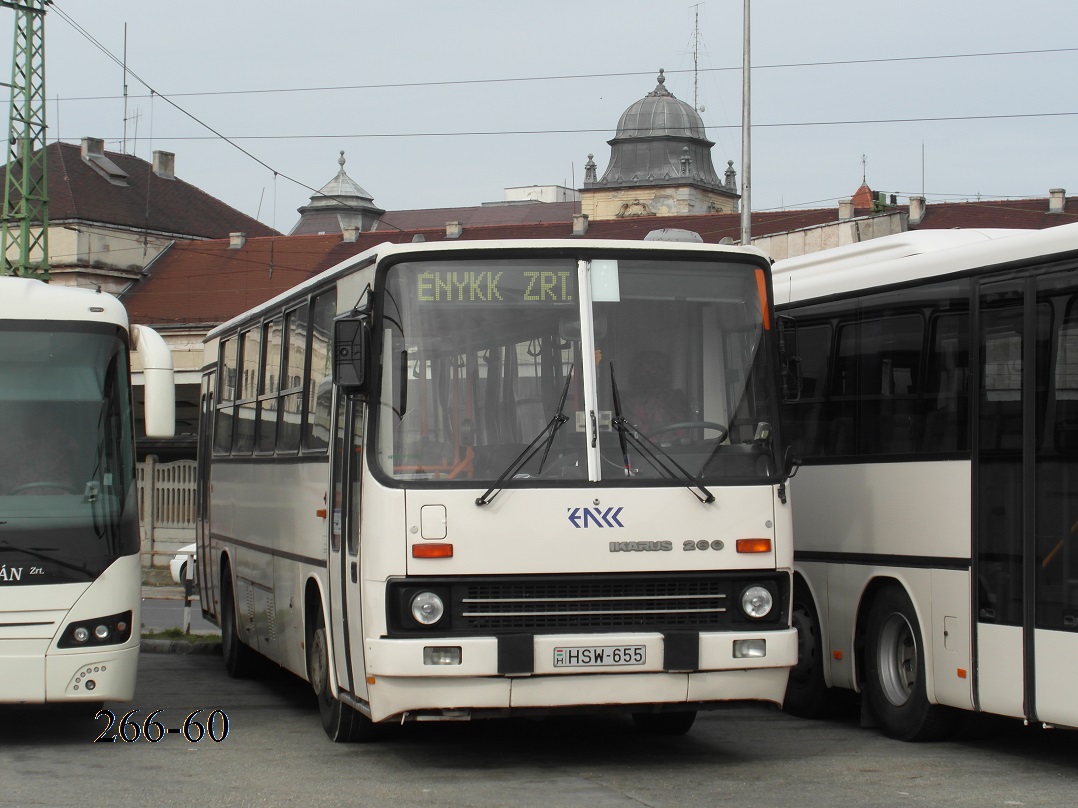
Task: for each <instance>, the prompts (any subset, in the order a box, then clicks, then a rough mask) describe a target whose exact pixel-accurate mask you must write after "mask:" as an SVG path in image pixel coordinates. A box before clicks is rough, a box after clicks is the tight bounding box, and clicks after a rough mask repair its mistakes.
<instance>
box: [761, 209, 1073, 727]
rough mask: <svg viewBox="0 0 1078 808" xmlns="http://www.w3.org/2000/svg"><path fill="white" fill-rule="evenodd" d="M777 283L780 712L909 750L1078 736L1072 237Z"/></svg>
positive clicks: (812, 270)
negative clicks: (783, 491)
mask: <svg viewBox="0 0 1078 808" xmlns="http://www.w3.org/2000/svg"><path fill="white" fill-rule="evenodd" d="M774 283H775V290H776V298H777V301H778V309H779V311H780V312H781V314H780V317H782V318H783V319H784V322H785V321H786V320H787V318H790V320H792V324H793V326H794V328H795V330H796V349H791V353H796V354H797V355H798V356H799V357H800V396H799V398H797V400H796V401H792V402H791V403H788V404H787V405H786V408H785V411H784V420H783V426H784V429H785V433H784V434H785V437H786V439H787V440H788V441H789V442H790V445H791V446H792V448H793V450H794V453H795V455H797V456H798V457H800V458H802V460H803V465H802V466H801V468H800V469H799V470H798V472H797V476H796V479H795V481H794V483H793V484H792V487H794V488H795V489H796V496H797V503H798V508H797V511H796V514H795V517H794V535H795V544H796V547H795V556H794V557H795V580H794V625H795V627H796V628H798V630H799V637H800V644H801V655H800V661H799V664H798V666H797V667H796V668H795V669H794V670H793V671H792V672H791V676H790V687H789V690H788V692H787V700H786V708H787V709H788V710H790V711H792V712H795V713H801V714H805V715H818V714H820V713H822V712H825V711H826V710H827V708H828V707H829V706H830V702H831V701H832V699H833V697H834V696H835V695H836V693H835V691H830V690H828V688H848V689H852V690H854V691H858V692H860V693H861V701H862V715H863V717H864V718H865V720H866V723H874V724H875V725H877V726H879V727H880V728H881V729H882V730H883V731H884V732H885V733H887V734H888V735H890V736H893V737H897V738H901V739H905V740H927V739H931V738H936V737H941V736H942V735H944V734H946V733H947V732H948V731H949V730H950V729H951V728H952V727H953V726H954V724H955V722H956V720H957V719H958V718H959V717H960V716H961V715H962V713H961V711H981V712H985V713H992V714H997V715H1002V716H1013V717H1016V718H1021V719H1025V720H1026V721H1028V722H1036V723H1039V724H1044V725H1054V726H1068V727H1076V726H1078V699H1075V697H1074V687H1073V671H1074V669H1075V666H1076V665H1078V224H1071V225H1062V226H1058V227H1053V228H1049V229H1047V230H1042V231H1005V230H1004V231H991V230H985V231H978V230H954V231H938V232H914V233H904V234H900V235H896V236H891V237H887V238H880V239H874V240H872V241H868V242H865V243H863V244H857V245H852V246H849V247H841V248H837V249H833V250H829V251H825V252H820V253H815V254H811V255H807V256H804V257H802V258H795V259H790V260H787V261H780V262H778V264H776V266H775V279H774Z"/></svg>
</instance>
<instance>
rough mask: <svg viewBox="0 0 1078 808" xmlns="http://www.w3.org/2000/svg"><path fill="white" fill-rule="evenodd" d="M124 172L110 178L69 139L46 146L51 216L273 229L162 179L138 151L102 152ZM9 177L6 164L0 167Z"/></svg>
mask: <svg viewBox="0 0 1078 808" xmlns="http://www.w3.org/2000/svg"><path fill="white" fill-rule="evenodd" d="M105 156H106V157H108V159H109V160H111V161H112V162H113V163H114V164H115V165H116V166H118V167H119V168H120V169H121V170H122V171H124V172H125V173H126V174H127V184H126V185H116V184H113V183H111V182H109V180H108V179H106V178H105V177H104V176H102V175H101V174H99V173H98V172H97V171H96V170H95V169H94V168H92V167H91V166H90V165H89V164H87V163H86V162H85V161H84V160H83V159H82V148H81V146H79V145H74V144H70V143H51V144H49V145H48V146H47V147H46V154H45V160H46V164H47V170H48V194H49V221H50V222H60V221H65V220H80V221H84V222H94V223H99V224H106V225H117V226H120V227H132V228H136V229H139V230H149V231H152V232H155V233H163V234H172V235H176V236H179V237H181V238H182V237H190V238H224V237H226V236H228V234H229V233H231V232H236V231H240V232H244V233H247V235H249V236H268V235H271V234H273V233H274V232H275V231H274V230H273V228H271V227H267V226H266V225H264V224H262V223H261V222H259V221H258V220H257V219H253V218H251V217H250V216H248V215H247V214H245V213H241V212H240V211H238V210H236V209H235V208H232V207H229V206H228V205H226V204H225V203H224V202H222V201H221V200H219V199H216V198H215V197H212V196H210V195H209V194H207V193H206V192H205V191H202V190H199V189H198V188H196V187H195V186H193V185H189V184H188V183H186V182H184V181H183V180H181V179H178V178H177V179H164V178H162V177H159V176H158V175H157V174H155V173H154V171H153V166H152V165H151V164H150V163H147V162H146V161H145V160H142V159H140V158H138V157H134V156H132V155H129V154H119V153H117V152H105ZM0 177H2V178H3V179H4V180H5V181H6V179H7V167H6V166H4V167H2V168H0Z"/></svg>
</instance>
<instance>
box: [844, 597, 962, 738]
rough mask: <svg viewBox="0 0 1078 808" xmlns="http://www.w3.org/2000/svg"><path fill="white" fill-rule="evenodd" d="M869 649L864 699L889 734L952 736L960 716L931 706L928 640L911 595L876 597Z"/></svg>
mask: <svg viewBox="0 0 1078 808" xmlns="http://www.w3.org/2000/svg"><path fill="white" fill-rule="evenodd" d="M866 643H867V644H866V648H865V690H864V697H865V698H867V699H868V703H869V707H870V708H871V710H872V713H873V715H874V716H875V718H876V721H877V722H878V723H879V726H880V728H881V729H882V730H883V732H884V734H885V735H888V736H890V737H892V738H897V739H898V740H901V741H932V740H938V739H940V738H943V737H945V736H947V735H948V734H950V732H951V731H952V730H953V729H954V727H955V725H956V723H957V713H956V712H955V711H954V710H952V709H950V708H948V707H945V706H943V705H940V704H932V703H931V702H929V700H928V695H927V691H926V688H925V654H924V639H923V637H922V635H921V625H920V622H919V621H918V620H917V614H916V612H915V611H914V609H913V603H912V602H910V598H909V595H907V594H906V592H905V590H903V589H901V588H899V587H894V586H890V587H887V588H886V589H884V590H882V591H881V592H880V593H879V595H878V596H877V597H876V599H875V601H874V602H873V604H872V607H871V609H870V611H869V614H868V626H867V637H866Z"/></svg>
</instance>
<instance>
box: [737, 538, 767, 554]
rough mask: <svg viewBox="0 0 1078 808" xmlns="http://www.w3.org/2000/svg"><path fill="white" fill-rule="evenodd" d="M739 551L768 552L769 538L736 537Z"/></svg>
mask: <svg viewBox="0 0 1078 808" xmlns="http://www.w3.org/2000/svg"><path fill="white" fill-rule="evenodd" d="M737 551H738V552H739V553H770V552H771V539H738V540H737Z"/></svg>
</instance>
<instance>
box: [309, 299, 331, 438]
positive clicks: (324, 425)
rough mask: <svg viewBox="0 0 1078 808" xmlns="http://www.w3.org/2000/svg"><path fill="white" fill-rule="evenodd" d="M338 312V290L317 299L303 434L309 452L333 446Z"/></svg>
mask: <svg viewBox="0 0 1078 808" xmlns="http://www.w3.org/2000/svg"><path fill="white" fill-rule="evenodd" d="M336 312H337V290H336V289H331V290H330V291H328V292H324V293H322V294H320V295H318V296H317V297H316V298H315V299H314V306H313V308H312V316H311V329H310V331H311V339H310V346H311V347H310V354H311V378H310V383H309V385H308V389H307V418H306V426H305V428H304V433H303V448H304V449H305V450H320V451H325V450H326V449H327V448H328V447H329V418H330V404H331V403H332V401H333V354H332V352H331V351H330V347H331V346H332V344H333V317H334V315H335V314H336Z"/></svg>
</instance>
